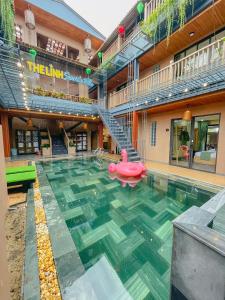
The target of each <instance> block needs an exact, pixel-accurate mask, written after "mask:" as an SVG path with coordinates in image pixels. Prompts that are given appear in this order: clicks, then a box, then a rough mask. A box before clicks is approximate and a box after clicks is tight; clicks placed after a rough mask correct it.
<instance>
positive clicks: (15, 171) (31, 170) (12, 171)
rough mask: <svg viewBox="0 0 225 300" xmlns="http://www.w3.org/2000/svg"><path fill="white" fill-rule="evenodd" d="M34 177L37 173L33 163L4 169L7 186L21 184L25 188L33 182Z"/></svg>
mask: <svg viewBox="0 0 225 300" xmlns="http://www.w3.org/2000/svg"><path fill="white" fill-rule="evenodd" d="M36 177H37V174H36V168H35V166H34V165H31V166H23V167H15V168H7V169H6V181H7V186H8V187H12V186H19V185H22V186H23V187H24V188H25V190H27V189H28V188H29V187H30V185H31V183H34V182H35V180H36Z"/></svg>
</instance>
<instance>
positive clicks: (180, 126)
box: [170, 119, 191, 168]
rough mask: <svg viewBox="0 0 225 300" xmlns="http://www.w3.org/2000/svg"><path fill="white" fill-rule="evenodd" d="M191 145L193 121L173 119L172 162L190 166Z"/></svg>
mask: <svg viewBox="0 0 225 300" xmlns="http://www.w3.org/2000/svg"><path fill="white" fill-rule="evenodd" d="M190 145H191V121H183V120H181V119H179V120H173V121H172V136H171V158H170V163H171V164H172V165H176V166H180V167H186V168H188V167H189V166H190Z"/></svg>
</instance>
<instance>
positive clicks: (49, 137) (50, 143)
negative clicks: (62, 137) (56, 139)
mask: <svg viewBox="0 0 225 300" xmlns="http://www.w3.org/2000/svg"><path fill="white" fill-rule="evenodd" d="M47 132H48V139H49V145H50V151H51V153H52V137H51V134H50V131H49V128H47Z"/></svg>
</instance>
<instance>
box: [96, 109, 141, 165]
mask: <svg viewBox="0 0 225 300" xmlns="http://www.w3.org/2000/svg"><path fill="white" fill-rule="evenodd" d="M96 108H97V110H98V113H99V115H100V117H101V119H102V121H103V123H104V125H105V126H106V127H107V128H108V130H109V132H110V134H111V136H112V138H113V139H114V141H115V142H116V143H117V146H118V148H119V149H120V150H122V149H126V150H127V154H128V160H129V161H140V157H139V155H138V153H137V151H136V150H135V149H134V148H133V146H132V144H131V142H130V140H129V139H128V137H127V136H126V134H125V133H124V131H123V128H122V127H121V126H120V125H119V123H118V122H117V120H116V118H114V117H113V115H112V114H111V113H110V112H109V111H108V110H106V109H104V108H102V107H99V106H97V107H96Z"/></svg>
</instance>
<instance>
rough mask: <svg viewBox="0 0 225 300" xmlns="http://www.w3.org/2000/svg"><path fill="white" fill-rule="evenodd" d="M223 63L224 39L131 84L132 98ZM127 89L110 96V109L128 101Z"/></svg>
mask: <svg viewBox="0 0 225 300" xmlns="http://www.w3.org/2000/svg"><path fill="white" fill-rule="evenodd" d="M221 63H225V38H221V39H219V40H217V41H215V42H213V43H211V44H210V45H207V46H205V47H203V48H201V49H199V50H197V51H195V52H194V53H192V54H190V55H188V56H186V57H184V58H182V59H180V60H178V61H176V62H173V61H171V62H170V64H169V65H167V66H166V67H164V68H163V69H161V70H159V71H157V72H155V73H153V74H150V75H148V76H146V77H144V78H142V79H140V80H137V81H136V83H135V82H133V84H132V85H131V86H133V90H132V91H131V94H130V95H132V93H133V96H134V95H136V96H140V95H142V94H144V93H147V92H149V91H151V90H155V89H158V88H159V87H162V86H165V85H169V84H171V83H175V82H179V81H181V80H183V79H189V78H191V77H193V76H195V75H196V74H198V73H200V72H205V71H209V70H210V69H211V68H212V67H215V66H217V65H220V64H221ZM206 84H207V83H206ZM127 89H128V87H126V88H124V89H122V90H120V91H119V92H116V93H113V94H110V108H112V107H115V106H117V105H121V104H123V103H126V102H128V101H129V97H128V92H127Z"/></svg>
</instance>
